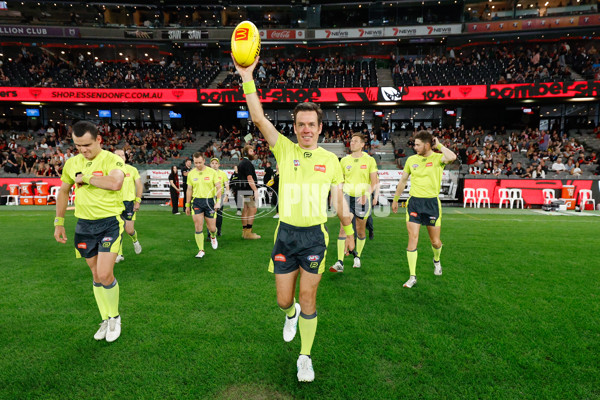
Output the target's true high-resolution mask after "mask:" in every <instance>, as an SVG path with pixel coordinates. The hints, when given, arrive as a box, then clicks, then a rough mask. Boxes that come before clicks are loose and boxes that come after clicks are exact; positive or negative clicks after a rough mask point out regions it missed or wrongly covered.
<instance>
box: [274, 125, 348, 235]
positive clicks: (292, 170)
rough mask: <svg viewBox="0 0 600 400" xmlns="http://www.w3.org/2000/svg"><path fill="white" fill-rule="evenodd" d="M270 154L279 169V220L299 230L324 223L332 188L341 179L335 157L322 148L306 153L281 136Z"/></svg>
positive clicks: (340, 169)
mask: <svg viewBox="0 0 600 400" xmlns="http://www.w3.org/2000/svg"><path fill="white" fill-rule="evenodd" d="M271 151H272V152H273V154H274V155H275V159H276V160H277V165H278V166H279V220H280V221H281V222H285V223H286V224H290V225H294V226H300V227H306V226H314V225H319V224H323V223H325V222H327V197H328V195H329V191H330V189H331V185H338V184H340V183H342V182H343V179H344V177H343V174H342V168H341V167H340V163H339V161H338V158H337V156H336V155H335V154H333V153H332V152H330V151H327V150H325V149H323V148H321V147H318V148H316V149H315V150H305V149H303V148H301V147H300V146H298V144H295V143H293V142H292V141H291V140H289V139H288V138H286V137H285V136H283V135H279V136H278V138H277V143H276V144H275V147H271Z"/></svg>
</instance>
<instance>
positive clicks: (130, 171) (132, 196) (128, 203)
mask: <svg viewBox="0 0 600 400" xmlns="http://www.w3.org/2000/svg"><path fill="white" fill-rule="evenodd" d="M115 154H116V155H118V156H119V157H121V159H122V160H123V163H126V162H127V158H126V157H125V152H124V151H123V150H121V149H119V150H115ZM123 171H124V172H125V179H124V180H123V187H122V188H121V196H122V197H123V206H124V207H125V210H123V214H121V218H123V220H124V221H125V232H127V234H128V235H129V237H130V238H131V240H132V241H133V250H134V251H135V254H140V253H141V252H142V245H141V244H140V242H139V240H138V236H137V231H136V230H135V219H136V215H137V212H138V210H139V209H140V204H141V203H142V193H143V191H144V185H142V179H141V177H140V173H139V172H138V170H137V168H136V167H134V166H133V165H129V164H125V165H124V168H123ZM123 260H125V258H124V257H123V241H121V247H120V248H119V255H118V256H117V260H116V262H117V263H119V262H121V261H123Z"/></svg>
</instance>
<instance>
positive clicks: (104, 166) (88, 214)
mask: <svg viewBox="0 0 600 400" xmlns="http://www.w3.org/2000/svg"><path fill="white" fill-rule="evenodd" d="M124 166H125V164H124V163H123V159H121V157H119V156H117V155H116V154H113V153H111V152H110V151H106V150H102V151H100V153H98V155H97V156H96V157H95V158H94V159H93V160H88V159H87V158H85V157H84V156H82V155H81V154H79V155H76V156H75V157H71V158H69V159H68V160H67V162H66V163H65V166H64V168H63V172H62V176H61V177H60V179H61V180H62V181H63V182H65V183H68V184H70V185H72V184H74V183H75V176H76V174H77V173H79V172H81V173H82V174H83V175H95V176H107V175H108V174H109V173H110V171H112V170H115V169H118V170H120V171H123V172H125V171H124ZM123 209H124V207H123V199H122V198H121V192H120V191H114V190H106V189H100V188H99V187H96V186H94V185H82V186H81V187H75V216H76V217H77V218H82V219H90V220H96V219H102V218H107V217H114V216H116V215H121V212H122V211H123Z"/></svg>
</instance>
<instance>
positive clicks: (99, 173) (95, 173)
mask: <svg viewBox="0 0 600 400" xmlns="http://www.w3.org/2000/svg"><path fill="white" fill-rule="evenodd" d="M92 175H94V176H104V172H102V171H94V172H92Z"/></svg>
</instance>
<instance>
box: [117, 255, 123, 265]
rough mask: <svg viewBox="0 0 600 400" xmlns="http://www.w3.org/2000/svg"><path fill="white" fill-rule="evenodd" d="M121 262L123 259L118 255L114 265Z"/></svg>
mask: <svg viewBox="0 0 600 400" xmlns="http://www.w3.org/2000/svg"><path fill="white" fill-rule="evenodd" d="M121 261H125V257H123V256H122V255H121V254H119V255H118V256H117V258H116V260H115V264H118V263H120V262H121Z"/></svg>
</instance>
